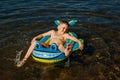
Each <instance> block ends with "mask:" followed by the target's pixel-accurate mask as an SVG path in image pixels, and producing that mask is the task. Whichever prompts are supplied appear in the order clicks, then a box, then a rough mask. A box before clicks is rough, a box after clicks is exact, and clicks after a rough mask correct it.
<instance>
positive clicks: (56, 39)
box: [17, 21, 84, 67]
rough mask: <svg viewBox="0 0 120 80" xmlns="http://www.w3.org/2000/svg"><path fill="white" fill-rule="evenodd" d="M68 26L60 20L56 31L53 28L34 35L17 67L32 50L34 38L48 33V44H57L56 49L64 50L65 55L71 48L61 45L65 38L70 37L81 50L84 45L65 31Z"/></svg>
mask: <svg viewBox="0 0 120 80" xmlns="http://www.w3.org/2000/svg"><path fill="white" fill-rule="evenodd" d="M68 27H69V24H68V22H67V21H61V22H60V24H59V25H58V27H57V29H58V31H57V32H56V31H55V30H50V31H48V32H46V33H43V34H39V35H38V36H36V37H34V38H33V40H32V41H31V45H30V47H29V49H28V51H27V53H26V55H25V57H24V58H23V59H22V60H21V61H20V62H19V63H18V64H17V67H21V66H22V65H23V64H24V63H25V61H26V60H27V59H28V57H29V56H30V54H31V53H32V51H33V50H34V48H35V46H36V39H37V38H41V37H43V36H47V35H50V42H49V45H50V44H52V43H55V44H56V45H57V46H58V49H59V50H60V51H61V52H64V53H65V55H66V56H69V54H70V52H71V49H72V46H71V45H67V47H66V48H64V46H63V45H64V42H65V41H66V40H67V39H71V40H73V41H75V42H78V44H79V47H80V50H83V46H84V45H83V44H82V43H81V42H80V41H79V40H78V39H77V38H75V37H73V36H70V35H69V34H68V33H67V30H68ZM41 45H43V46H45V47H49V45H47V44H45V43H43V42H41Z"/></svg>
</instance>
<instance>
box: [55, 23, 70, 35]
mask: <svg viewBox="0 0 120 80" xmlns="http://www.w3.org/2000/svg"><path fill="white" fill-rule="evenodd" d="M68 27H69V24H68V22H67V21H60V24H59V25H58V27H57V29H58V31H59V32H61V33H66V32H67V30H68Z"/></svg>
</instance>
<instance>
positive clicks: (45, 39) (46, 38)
mask: <svg viewBox="0 0 120 80" xmlns="http://www.w3.org/2000/svg"><path fill="white" fill-rule="evenodd" d="M49 38H50V36H44V37H43V38H42V39H41V40H40V42H46V41H47V40H48V39H49Z"/></svg>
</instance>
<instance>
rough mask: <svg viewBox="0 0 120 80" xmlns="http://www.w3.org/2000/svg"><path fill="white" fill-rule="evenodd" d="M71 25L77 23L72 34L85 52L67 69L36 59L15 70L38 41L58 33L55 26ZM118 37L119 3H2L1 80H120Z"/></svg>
mask: <svg viewBox="0 0 120 80" xmlns="http://www.w3.org/2000/svg"><path fill="white" fill-rule="evenodd" d="M72 19H76V20H78V22H77V24H76V25H75V26H74V27H70V31H74V32H76V33H77V34H78V36H79V38H83V39H84V40H85V49H84V51H83V52H82V53H83V54H81V52H80V51H78V52H77V53H74V54H73V55H71V57H70V61H71V62H70V67H69V68H66V67H63V65H62V64H60V66H54V65H48V64H42V63H37V62H35V61H34V60H33V59H32V57H30V58H29V59H28V61H27V62H26V64H25V65H24V66H23V67H21V68H17V67H16V66H15V58H16V55H17V54H18V53H20V54H22V55H21V58H22V57H23V56H24V55H25V53H26V51H27V49H28V47H29V45H30V41H31V40H32V38H33V37H34V36H36V35H38V34H40V33H43V32H46V31H48V30H50V29H56V26H55V24H54V23H53V22H54V20H67V21H70V20H72ZM119 36H120V1H119V0H46V1H45V0H1V1H0V54H1V55H0V56H1V58H0V80H67V79H69V80H119V79H120V76H119V74H120V61H119V60H120V54H119V53H120V43H119V41H120V37H119ZM61 66H62V67H61Z"/></svg>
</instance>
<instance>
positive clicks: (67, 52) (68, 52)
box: [64, 44, 72, 56]
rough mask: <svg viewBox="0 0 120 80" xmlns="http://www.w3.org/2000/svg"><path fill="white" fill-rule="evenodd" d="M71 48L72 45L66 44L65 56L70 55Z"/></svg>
mask: <svg viewBox="0 0 120 80" xmlns="http://www.w3.org/2000/svg"><path fill="white" fill-rule="evenodd" d="M71 49H72V45H71V44H68V45H67V47H66V48H65V51H64V52H65V55H66V56H69V55H70V52H71Z"/></svg>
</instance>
